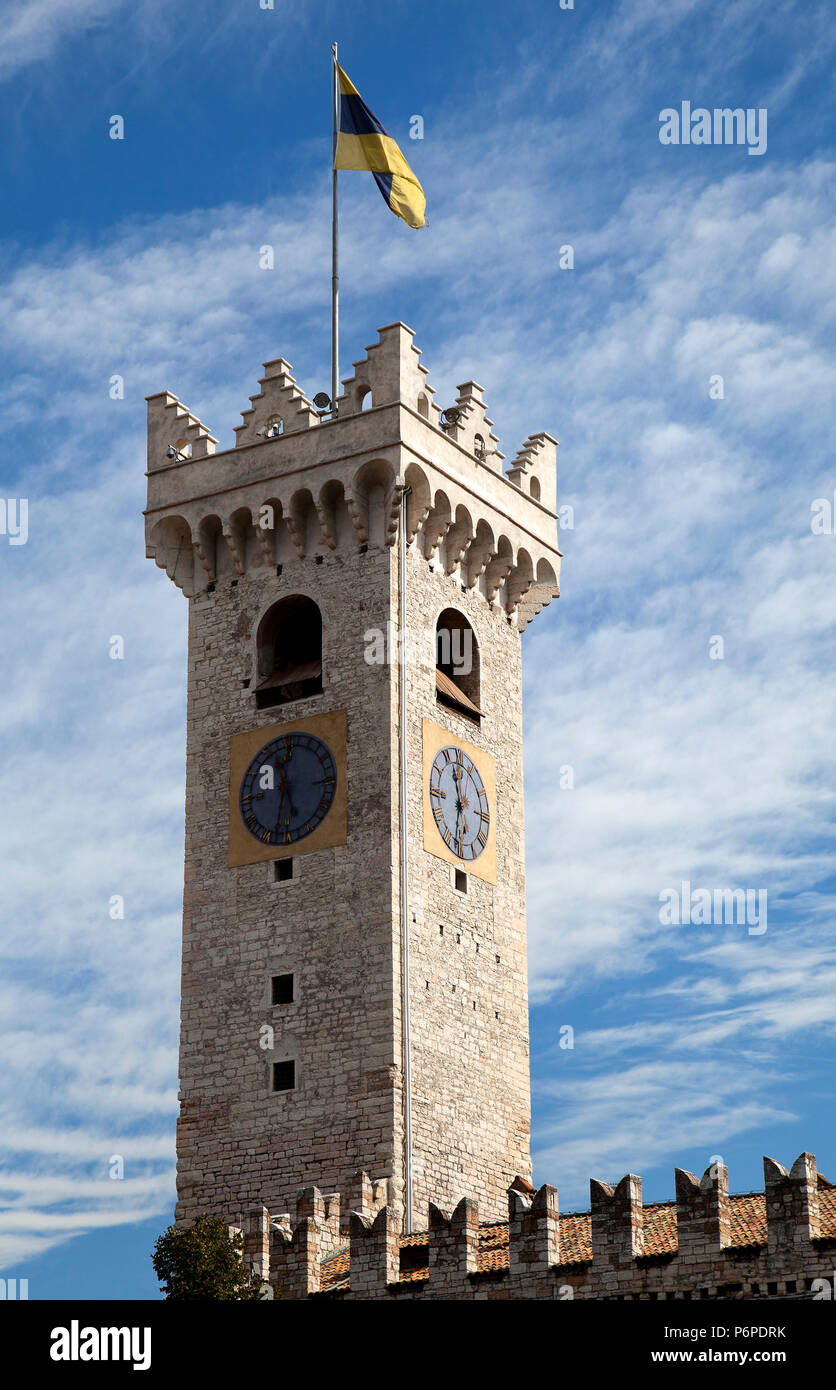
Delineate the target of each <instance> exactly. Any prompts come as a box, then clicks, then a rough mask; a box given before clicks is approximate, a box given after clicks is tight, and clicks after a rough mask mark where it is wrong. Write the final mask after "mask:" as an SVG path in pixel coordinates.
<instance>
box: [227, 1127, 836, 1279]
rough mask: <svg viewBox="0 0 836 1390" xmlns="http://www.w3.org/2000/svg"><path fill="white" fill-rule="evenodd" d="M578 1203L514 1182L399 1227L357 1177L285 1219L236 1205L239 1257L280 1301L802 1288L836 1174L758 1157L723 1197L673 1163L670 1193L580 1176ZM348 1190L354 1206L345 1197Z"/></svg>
mask: <svg viewBox="0 0 836 1390" xmlns="http://www.w3.org/2000/svg"><path fill="white" fill-rule="evenodd" d="M590 1190H591V1206H590V1210H589V1211H587V1212H572V1213H569V1214H567V1215H564V1216H561V1215H560V1213H559V1210H558V1195H557V1189H556V1188H554V1187H551V1186H549V1185H548V1184H546V1185H544V1186H543V1187H541V1188H540V1189H539V1190H538V1191H534V1189H532V1188H531V1187H530V1184H528V1183H527V1182H526V1181H525V1180H524V1179H517V1180H516V1181H515V1183H514V1184H513V1185H512V1186H511V1188H509V1190H508V1221H507V1223H504V1222H500V1223H497V1222H490V1223H487V1224H485V1223H480V1221H479V1210H478V1206H477V1204H476V1202H474V1201H473V1200H471V1199H469V1198H467V1197H463V1198H462V1199H461V1201H460V1202H459V1203H458V1205H457V1206H456V1207H455V1208H454V1209H452V1210H445V1209H442V1208H441V1207H438V1206H436V1205H434V1204H433V1203H430V1204H429V1210H428V1229H427V1230H425V1231H420V1232H414V1233H406V1234H404V1233H402V1232H401V1228H400V1219H399V1210H400V1209H399V1208H397V1207H393V1206H392V1205H390V1204H389V1193H388V1186H387V1183H386V1181H385V1180H383V1181H381V1182H379V1183H376V1184H375V1183H371V1182H370V1181H369V1179H368V1177H367V1175H366V1174H365V1173H361V1174H358V1175H357V1178H356V1179H355V1181H354V1183H353V1184H352V1185H351V1196H350V1197H349V1199H348V1202H346V1203H345V1204H344V1206H343V1209H342V1213H341V1209H340V1199H339V1197H338V1196H337V1195H335V1194H330V1195H328V1196H323V1195H322V1194H321V1193H319V1192H318V1190H317V1189H316V1188H307V1189H305V1191H304V1192H303V1193H301V1194H300V1196H299V1200H298V1203H297V1212H296V1219H295V1222H294V1223H291V1222H290V1218H289V1216H287V1215H284V1216H280V1217H273V1218H271V1217H270V1216H269V1215H268V1213H267V1211H266V1209H264V1208H262V1209H261V1210H260V1211H259V1210H256V1211H254V1212H251V1213H249V1215H248V1216H247V1217H246V1218H245V1219H244V1221H243V1223H242V1225H243V1229H244V1235H245V1247H244V1254H245V1259H246V1260H247V1261H248V1262H249V1263H250V1264H251V1266H252V1267H253V1268H255V1269H258V1271H259V1272H263V1271H265V1270H267V1269H268V1268H269V1271H270V1273H269V1278H270V1282H271V1283H272V1284H273V1285H274V1287H275V1288H276V1289H277V1290H278V1295H279V1296H280V1297H282V1298H290V1299H295V1298H296V1299H298V1298H309V1297H312V1296H314V1295H319V1296H323V1297H326V1296H327V1297H332V1298H363V1299H382V1298H391V1297H400V1298H430V1299H434V1298H443V1299H486V1298H525V1299H551V1300H559V1301H560V1300H566V1299H574V1298H605V1299H606V1298H617V1299H659V1298H684V1299H688V1298H770V1297H793V1296H797V1297H802V1296H805V1295H806V1296H810V1290H811V1286H812V1284H813V1281H814V1280H816V1279H831V1278H832V1277H833V1270H834V1261H836V1185H834V1184H833V1183H830V1182H828V1181H827V1179H826V1178H824V1177H823V1176H822V1175H821V1174H819V1173H818V1172H817V1169H816V1160H815V1158H814V1157H813V1155H812V1154H807V1153H804V1154H801V1155H800V1157H799V1158H798V1159H796V1161H795V1163H794V1164H793V1166H792V1168H791V1169H790V1170H789V1171H787V1169H785V1168H783V1167H782V1166H781V1165H780V1164H778V1163H775V1162H774V1160H772V1159H770V1158H765V1159H764V1192H763V1193H760V1192H746V1193H739V1194H730V1193H729V1190H728V1173H727V1170H726V1169H725V1167H723V1166H722V1165H720V1164H715V1165H713V1166H712V1167H710V1168H709V1169H708V1170H707V1171H706V1173H705V1174H704V1176H703V1177H702V1178H701V1179H698V1178H696V1177H695V1176H694V1175H693V1174H692V1173H688V1172H686V1171H685V1170H683V1169H677V1170H676V1201H675V1202H656V1203H653V1204H651V1205H649V1206H644V1205H643V1204H642V1195H641V1179H640V1178H638V1177H637V1176H636V1175H635V1174H631V1173H630V1174H627V1176H626V1177H624V1178H623V1179H622V1180H621V1182H620V1183H618V1184H617V1185H616V1186H615V1187H612V1186H610V1185H609V1184H607V1183H602V1182H597V1181H593V1182H592V1183H591V1184H590ZM352 1201H357V1202H358V1203H359V1207H360V1209H359V1210H357V1209H355V1208H354V1207H353V1206H352V1205H350V1203H351V1202H352Z"/></svg>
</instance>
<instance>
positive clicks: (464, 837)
mask: <svg viewBox="0 0 836 1390" xmlns="http://www.w3.org/2000/svg"><path fill="white" fill-rule="evenodd" d="M430 806H431V807H432V813H433V819H434V820H435V824H436V828H437V830H438V833H439V835H440V836H441V838H442V840H443V841H444V843H445V845H446V846H447V848H448V849H449V850H452V852H453V854H455V855H456V857H457V858H459V859H465V860H472V859H478V858H479V855H480V854H481V853H482V850H483V849H484V848H485V845H486V844H487V843H488V834H489V832H490V828H491V817H490V807H489V806H488V794H487V792H486V791H485V788H484V785H483V783H482V778H481V777H480V776H479V772H478V769H477V767H476V764H475V763H474V761H473V759H472V758H469V757H468V755H467V753H465V752H464V751H463V750H462V749H461V748H456V747H454V746H452V745H451V746H450V747H448V748H440V749H439V750H438V752H437V753H436V755H435V757H434V759H433V765H432V768H431V769H430Z"/></svg>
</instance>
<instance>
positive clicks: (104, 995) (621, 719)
mask: <svg viewBox="0 0 836 1390" xmlns="http://www.w3.org/2000/svg"><path fill="white" fill-rule="evenodd" d="M334 39H337V40H338V41H339V43H340V52H341V58H342V61H343V63H344V65H345V67H346V69H347V71H348V72H349V74H350V76H351V77H352V79H353V81H354V82H355V84H356V85H357V87H358V88H359V90H360V92H361V93H362V95H363V96H364V98H365V99H366V101H367V102H368V104H369V105H370V106H371V107H372V109H373V110H374V111H375V112H376V113H377V114H378V116H379V117H380V118H381V120H382V121H383V122H384V124H385V125H386V126H387V127H388V129H389V131H390V133H391V134H392V135H393V136H394V137H395V138H396V139H398V140H399V141H400V142H401V144H402V146H403V148H404V151H405V153H406V154H407V158H409V159H410V160H411V162H412V163H413V166H414V168H415V170H416V172H417V173H418V175H419V177H420V178H421V179H422V182H423V184H424V187H425V190H426V192H427V196H428V215H429V218H430V227H429V229H428V230H426V231H424V232H420V233H417V232H413V231H411V230H410V229H409V228H407V227H405V226H404V225H402V224H401V223H399V222H397V221H396V219H394V218H393V217H392V216H391V214H389V213H388V212H387V210H386V208H385V207H384V205H383V202H382V200H381V198H380V196H379V194H378V192H377V190H376V188H375V187H374V183H373V181H372V180H371V178H367V177H364V176H362V175H359V174H351V175H346V176H344V177H343V178H342V190H343V217H342V251H343V259H342V270H343V303H342V311H343V365H344V368H345V369H346V370H348V368H349V364H350V362H351V361H352V360H353V359H355V358H359V357H360V356H362V353H363V350H364V348H365V346H366V345H367V344H368V343H371V342H373V341H374V339H375V336H376V329H377V328H378V327H379V326H380V325H382V324H386V323H389V322H391V321H393V320H395V319H403V320H404V321H405V322H407V323H408V324H410V326H411V327H412V328H414V329H415V332H416V341H417V343H418V345H419V346H420V347H421V348H422V350H423V353H424V362H425V364H426V365H427V366H428V367H429V369H430V380H431V383H432V384H433V385H434V386H435V387H436V389H437V392H438V396H439V398H440V399H443V400H449V399H452V398H453V396H454V394H455V392H454V387H455V385H456V384H457V383H458V382H460V381H466V380H468V379H471V378H474V379H476V380H478V381H480V382H481V383H483V385H484V386H485V388H486V397H487V400H488V403H489V409H490V413H491V416H492V418H493V419H494V420H495V422H496V431H497V433H498V435H499V436H500V441H501V447H502V448H503V449H504V452H505V453H506V454H508V455H513V454H514V453H515V452H516V449H517V448H518V447H519V445H520V444H521V443H522V441H523V440H524V439H525V437H526V436H527V435H528V434H529V433H530V432H532V431H535V430H539V429H547V430H549V431H550V432H551V433H553V434H554V435H556V436H557V437H558V438H559V440H560V450H559V460H558V467H559V480H558V482H559V494H560V501H561V503H568V504H569V505H570V506H571V507H572V508H573V511H574V526H573V528H572V529H568V528H567V529H564V530H563V531H562V532H561V547H562V549H563V551H564V552H565V556H566V558H565V560H564V570H563V585H562V587H563V594H562V597H561V599H560V601H559V602H557V603H554V604H553V605H552V606H551V608H549V609H548V610H547V611H546V612H545V613H544V614H542V615H541V617H540V618H538V620H537V622H536V623H535V624H534V625H533V627H532V628H531V629H530V631H529V633H528V634H527V635H526V637H525V639H524V647H525V652H526V657H525V661H526V674H525V690H526V763H527V841H528V870H529V929H530V975H531V991H532V1001H533V1007H532V1057H533V1096H534V1135H533V1140H534V1151H535V1165H536V1166H535V1176H536V1177H537V1179H538V1180H539V1181H546V1180H548V1181H550V1182H555V1183H556V1184H557V1186H558V1188H559V1192H560V1202H561V1206H562V1208H563V1209H564V1210H570V1209H577V1208H579V1207H583V1206H585V1205H586V1202H587V1193H588V1179H589V1177H590V1176H595V1177H598V1178H602V1179H606V1180H609V1181H617V1180H618V1179H619V1178H620V1177H621V1176H622V1175H623V1174H624V1173H625V1172H626V1171H628V1170H630V1171H633V1172H637V1173H640V1174H642V1175H643V1178H644V1194H645V1199H646V1200H653V1199H655V1200H658V1199H661V1198H665V1197H671V1196H672V1195H673V1172H672V1169H673V1166H674V1164H678V1165H679V1166H682V1167H685V1168H689V1169H691V1170H693V1171H696V1172H698V1173H701V1172H702V1171H703V1170H704V1169H705V1167H706V1166H707V1165H708V1163H709V1161H710V1160H712V1158H713V1157H714V1156H715V1155H721V1156H722V1158H723V1159H724V1160H725V1161H726V1163H727V1164H728V1165H729V1169H730V1181H731V1185H732V1187H733V1188H734V1189H736V1190H738V1191H742V1190H748V1189H752V1188H758V1187H760V1186H761V1180H762V1177H761V1155H762V1154H763V1153H768V1154H770V1155H771V1156H772V1157H774V1158H776V1159H778V1160H779V1161H781V1162H783V1163H785V1164H788V1163H790V1162H791V1161H792V1160H793V1159H794V1158H795V1156H796V1155H797V1154H798V1153H799V1152H800V1151H801V1150H802V1149H805V1148H806V1149H809V1150H811V1151H813V1152H814V1153H816V1154H817V1155H818V1159H819V1163H820V1166H821V1168H822V1169H823V1170H824V1172H825V1173H826V1174H828V1175H829V1176H831V1177H832V1176H833V1175H834V1173H835V1172H836V1126H834V1121H833V1106H832V1100H831V1098H832V1072H833V1040H834V1024H835V1023H836V945H834V921H833V919H834V903H836V875H834V868H833V863H834V860H833V848H834V845H833V829H834V790H833V788H834V775H833V774H834V740H833V734H832V730H833V727H834V722H836V721H835V720H834V715H836V682H834V677H833V657H832V653H833V628H834V623H836V536H834V535H833V534H830V535H826V534H825V535H819V534H813V532H812V530H811V505H812V503H813V502H814V500H815V499H816V498H828V499H830V502H831V506H832V505H833V503H834V493H835V492H836V466H834V462H833V452H832V443H831V440H832V434H833V401H834V385H836V361H834V351H833V342H834V336H833V321H834V311H835V309H836V256H834V254H833V252H834V247H833V241H834V230H833V191H832V190H833V173H834V156H833V109H832V105H831V104H830V98H829V74H830V72H831V71H832V66H833V57H834V53H833V49H834V42H835V40H834V34H833V26H832V14H831V13H830V12H829V7H828V6H827V5H825V4H824V3H818V0H805V2H804V3H791V2H790V0H788V2H787V3H782V4H781V5H773V4H767V3H764V0H727V3H725V4H723V5H722V6H720V5H710V6H709V5H706V4H704V3H699V0H630V2H629V3H623V4H622V3H615V2H613V3H606V0H575V7H574V9H572V10H563V9H561V8H560V7H559V5H558V3H557V0H537V2H536V3H532V2H531V0H521V2H520V3H517V4H516V5H514V6H506V5H500V4H495V3H493V0H482V3H481V4H480V5H478V6H476V5H474V4H473V3H469V4H462V3H456V0H444V3H440V0H431V2H430V3H425V4H423V5H421V6H416V5H414V4H407V3H399V0H388V3H386V4H382V3H381V4H372V3H369V2H368V0H356V3H354V4H353V5H351V6H350V7H347V6H345V5H344V4H337V3H332V2H331V0H318V3H316V4H312V3H309V0H297V3H294V4H292V5H290V4H286V3H285V2H284V0H275V9H274V10H262V9H260V7H259V4H258V0H208V3H206V4H204V5H201V6H199V7H198V6H194V5H188V4H185V3H183V0H168V3H166V4H165V5H163V4H161V3H158V0H150V2H149V0H133V2H132V3H130V4H128V3H118V0H49V3H46V0H9V3H7V5H6V7H5V8H4V11H3V14H2V16H0V110H1V111H2V121H3V132H4V138H3V140H2V142H0V171H1V172H2V182H3V188H4V194H5V196H4V217H3V225H2V234H1V235H0V416H1V417H2V419H3V422H4V449H3V455H2V458H3V488H2V493H3V496H4V497H6V498H17V497H27V498H28V499H29V539H28V541H27V543H26V544H25V545H21V546H11V545H9V544H8V543H7V538H6V537H4V536H3V535H1V534H0V566H2V568H1V569H0V575H2V584H0V624H1V625H2V626H1V627H0V631H2V634H3V641H4V663H3V666H4V676H5V679H4V681H3V683H2V687H0V729H2V738H3V756H2V762H0V780H2V787H0V793H1V794H0V806H2V808H3V809H2V813H1V814H2V816H3V845H4V855H3V895H2V897H3V919H4V926H3V937H2V952H3V970H2V982H0V1046H1V1047H2V1055H3V1057H4V1063H5V1065H4V1068H3V1081H2V1084H0V1121H2V1125H1V1126H0V1145H2V1149H3V1153H2V1160H0V1163H1V1164H2V1173H0V1201H2V1203H3V1207H2V1209H0V1263H2V1264H3V1266H4V1272H5V1273H7V1274H11V1275H17V1276H19V1277H28V1278H29V1280H30V1296H31V1297H33V1298H48V1297H70V1296H74V1295H82V1296H87V1297H102V1296H106V1297H121V1298H128V1297H153V1296H154V1293H155V1281H154V1279H153V1273H152V1271H151V1269H150V1264H149V1260H148V1252H149V1250H150V1247H151V1245H152V1243H153V1237H154V1234H155V1233H156V1232H157V1231H159V1230H160V1229H162V1228H163V1227H164V1226H165V1225H166V1224H167V1222H168V1221H169V1219H170V1213H171V1209H172V1204H173V1134H174V1119H175V1114H176V1090H177V1078H176V1037H177V1011H178V969H179V960H178V957H179V912H180V893H181V886H182V877H181V875H182V814H183V801H182V797H183V760H184V714H185V711H184V672H185V626H186V604H185V602H184V601H183V599H182V596H181V595H180V594H179V593H178V592H177V591H176V590H175V589H174V588H173V586H171V585H170V584H169V583H168V581H167V580H165V578H164V577H163V576H162V575H161V574H160V573H159V572H158V571H157V570H156V569H155V568H154V567H153V566H152V565H150V564H149V563H148V562H147V561H146V560H145V558H144V545H143V538H142V521H141V515H140V514H141V509H142V506H143V504H144V477H143V469H144V424H145V408H144V401H143V397H144V396H145V395H146V394H148V393H149V392H152V391H156V390H160V389H162V388H168V389H170V390H172V391H174V392H175V393H176V394H177V395H178V396H179V397H180V398H181V399H182V400H184V401H185V402H186V403H187V404H188V405H189V407H190V408H191V409H192V410H193V411H195V412H196V413H197V414H198V415H199V416H200V418H201V419H203V420H205V421H206V422H207V423H208V424H209V425H210V427H211V428H212V430H213V432H214V433H215V434H216V435H218V436H219V438H220V441H221V447H227V446H229V445H230V444H231V443H232V439H233V436H232V430H233V428H234V426H235V425H236V424H237V423H238V422H239V416H240V411H241V410H242V409H243V408H244V407H245V406H246V405H247V403H248V397H249V395H250V393H251V392H252V391H254V390H255V383H256V381H257V378H258V376H259V375H260V364H261V363H262V361H264V360H265V359H269V358H272V357H276V356H278V355H284V356H285V357H287V358H288V359H289V360H290V361H291V362H292V363H293V365H294V370H295V374H296V377H297V379H298V380H299V382H300V384H301V385H302V386H303V387H304V388H305V389H306V390H307V391H308V392H309V394H310V393H312V392H313V391H315V390H317V389H322V388H323V387H324V386H327V383H328V290H329V280H328V277H329V264H328V239H329V213H328V200H329V172H328V157H329V148H330V111H329V105H328V101H329V47H330V44H331V42H332V41H333V40H334ZM684 100H688V101H690V102H691V103H692V105H693V106H705V107H708V108H714V107H715V106H717V107H720V106H732V107H743V108H758V109H760V108H765V109H766V110H767V112H768V146H767V150H766V152H765V153H764V154H763V155H762V156H750V155H748V154H747V150H746V148H745V147H742V146H737V145H736V146H723V145H717V146H714V145H711V146H695V145H691V146H688V147H686V146H682V145H680V146H663V145H661V144H660V142H659V139H658V131H659V113H660V111H661V110H662V109H663V108H666V107H673V108H677V109H678V108H679V107H680V104H681V103H682V102H683V101H684ZM114 114H119V115H121V116H123V118H124V121H125V138H124V140H123V141H113V140H110V139H109V138H108V123H109V120H110V117H111V116H112V115H114ZM414 114H420V115H422V116H423V118H424V139H423V141H412V140H410V139H409V122H410V117H411V116H412V115H414ZM265 243H269V244H271V245H273V246H275V248H276V267H275V269H274V270H273V271H270V272H267V271H263V270H260V269H259V266H258V248H259V247H260V246H262V245H264V244H265ZM565 245H571V246H572V247H573V250H574V269H571V270H568V269H567V270H562V269H561V268H560V265H559V260H560V248H561V247H563V246H565ZM116 373H118V374H119V375H121V376H123V378H124V382H125V396H124V399H123V400H112V399H110V397H109V394H108V384H109V381H110V378H111V376H112V375H113V374H116ZM718 375H719V376H722V378H723V398H722V399H713V398H712V397H711V395H710V394H709V382H710V379H711V378H712V377H716V376H718ZM113 634H120V635H122V636H123V637H124V639H125V659H124V661H111V660H109V658H108V641H109V638H110V637H111V635H113ZM718 636H720V637H722V638H723V644H724V655H723V658H722V660H713V659H711V657H710V655H709V652H710V643H711V639H712V638H716V637H718ZM567 765H569V766H571V767H572V768H573V770H574V788H573V789H571V790H570V789H566V790H561V791H555V787H556V785H557V783H558V781H559V775H560V768H561V767H565V766H567ZM684 879H687V880H689V881H691V882H692V884H693V886H694V887H695V888H697V887H708V888H715V887H718V888H724V889H731V888H736V887H739V888H750V889H756V890H765V891H767V893H768V903H769V908H768V928H767V931H766V932H765V933H763V934H761V935H756V934H750V932H749V931H747V928H746V926H745V925H728V924H727V925H722V924H715V925H699V924H689V925H686V926H671V925H664V924H662V923H661V922H660V921H659V895H660V893H662V892H664V890H666V889H668V888H678V887H679V885H680V883H681V882H682V880H684ZM112 894H121V895H123V896H124V899H125V904H126V910H125V919H124V921H111V920H110V918H109V916H108V902H109V899H110V897H111V895H112ZM566 1026H569V1027H571V1028H572V1029H573V1030H574V1048H573V1049H571V1050H570V1049H566V1048H561V1047H560V1046H559V1040H560V1037H561V1032H560V1030H561V1028H564V1027H566ZM114 1154H120V1155H122V1157H123V1159H124V1178H123V1179H122V1180H112V1179H111V1178H110V1177H109V1163H110V1159H111V1156H112V1155H114Z"/></svg>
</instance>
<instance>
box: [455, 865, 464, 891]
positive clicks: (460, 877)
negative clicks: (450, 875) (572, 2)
mask: <svg viewBox="0 0 836 1390" xmlns="http://www.w3.org/2000/svg"><path fill="white" fill-rule="evenodd" d="M456 890H457V892H459V893H466V892H467V874H466V873H465V871H464V869H456Z"/></svg>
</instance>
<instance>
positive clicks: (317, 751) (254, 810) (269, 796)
mask: <svg viewBox="0 0 836 1390" xmlns="http://www.w3.org/2000/svg"><path fill="white" fill-rule="evenodd" d="M336 790H337V765H336V763H335V762H334V756H333V754H332V752H331V750H330V748H328V747H327V745H326V744H324V743H323V742H322V740H321V739H319V738H316V737H315V736H314V735H313V734H306V733H303V732H297V733H290V734H280V735H279V737H278V738H274V739H273V740H272V741H271V742H270V743H266V744H265V745H264V747H263V748H262V749H261V751H260V752H258V753H256V755H255V757H254V758H253V760H252V762H251V763H250V765H249V767H248V768H247V771H246V772H245V773H244V776H243V778H242V781H241V791H240V793H239V796H238V805H239V808H240V811H241V818H242V820H243V822H244V824H245V826H246V827H247V829H248V830H249V832H250V834H251V835H253V836H254V837H255V839H256V840H260V841H261V843H262V844H263V845H293V844H296V842H297V841H298V840H303V839H304V838H305V837H306V836H307V835H310V834H311V833H312V832H313V831H314V830H316V828H317V826H318V825H320V824H321V823H322V821H324V819H325V817H326V816H327V814H328V812H329V811H330V809H331V805H332V803H333V800H334V793H335V792H336Z"/></svg>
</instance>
